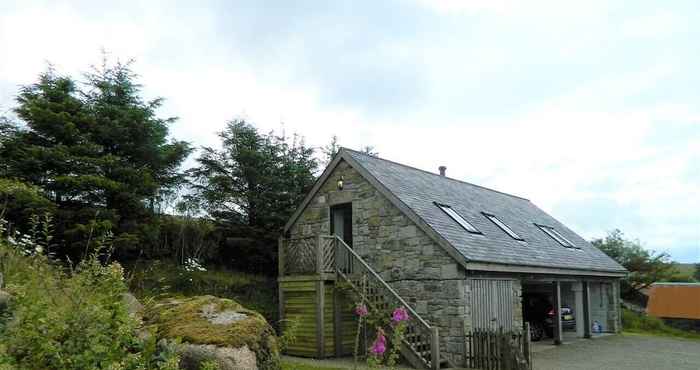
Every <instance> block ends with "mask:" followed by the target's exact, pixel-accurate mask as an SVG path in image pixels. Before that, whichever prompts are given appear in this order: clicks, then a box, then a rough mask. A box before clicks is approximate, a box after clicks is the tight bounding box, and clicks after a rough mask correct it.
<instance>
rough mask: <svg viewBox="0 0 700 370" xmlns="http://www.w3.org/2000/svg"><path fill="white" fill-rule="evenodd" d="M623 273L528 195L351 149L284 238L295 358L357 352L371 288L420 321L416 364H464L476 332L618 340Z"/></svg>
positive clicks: (284, 307)
mask: <svg viewBox="0 0 700 370" xmlns="http://www.w3.org/2000/svg"><path fill="white" fill-rule="evenodd" d="M625 274H626V270H625V269H624V268H623V267H622V266H620V265H619V264H617V263H616V262H615V261H613V260H612V259H610V258H609V257H608V256H606V255H605V254H604V253H603V252H601V251H600V250H598V249H596V248H595V247H593V246H592V245H591V244H590V243H589V242H587V241H586V240H585V239H583V238H582V237H580V236H579V235H577V234H576V233H575V232H574V231H572V230H571V229H569V228H568V227H566V226H565V225H563V224H562V223H560V222H559V221H557V220H556V219H555V218H553V217H552V216H550V215H549V214H547V213H546V212H544V211H543V210H541V209H540V208H538V207H537V206H536V205H535V204H533V203H532V202H530V201H529V200H527V199H525V198H521V197H519V196H515V195H511V194H506V193H503V192H499V191H496V190H492V189H488V188H485V187H482V186H478V185H474V184H471V183H468V182H464V181H460V180H456V179H452V178H450V177H448V176H446V174H445V168H444V167H441V168H440V173H437V174H436V173H432V172H428V171H423V170H419V169H416V168H413V167H410V166H406V165H403V164H399V163H395V162H392V161H388V160H385V159H380V158H377V157H375V156H371V155H367V154H364V153H361V152H357V151H353V150H349V149H346V148H342V149H341V150H340V151H339V153H338V154H337V155H336V156H335V157H334V159H333V160H332V161H331V163H330V164H329V165H328V167H327V168H326V169H325V171H324V172H323V174H322V175H321V177H320V178H319V179H318V181H317V182H316V184H315V186H314V187H313V188H312V190H311V191H310V192H309V194H308V195H307V197H306V198H305V199H304V201H303V203H302V204H301V205H300V206H299V208H298V209H297V211H296V212H295V213H294V214H293V216H292V217H291V219H290V220H289V221H288V222H287V224H286V226H285V236H284V238H282V239H280V245H279V286H280V289H279V292H280V293H279V294H280V297H279V298H280V299H279V302H280V317H282V318H284V319H288V320H292V319H293V320H297V321H298V325H299V333H298V335H297V342H296V343H295V344H293V345H292V346H290V348H289V349H288V353H289V354H292V355H300V356H309V357H318V358H322V357H331V356H344V355H348V354H351V353H352V348H353V343H354V338H355V334H356V332H355V327H356V325H355V321H354V320H355V317H354V315H353V312H352V310H353V307H354V302H356V301H357V293H358V291H359V290H360V289H359V287H360V286H362V284H366V286H367V288H366V289H365V291H367V292H368V299H369V300H370V303H372V304H373V305H374V306H378V307H396V306H404V307H405V308H406V309H407V310H408V311H409V315H410V316H411V320H410V321H409V324H408V331H407V335H406V337H405V340H404V343H403V348H402V352H401V353H402V355H403V357H405V358H406V360H407V361H409V362H410V363H411V364H413V365H414V366H416V367H418V368H429V369H437V368H440V367H442V366H462V365H464V362H465V361H466V360H465V354H466V353H465V352H466V351H467V347H466V345H465V334H466V333H468V332H470V331H471V330H474V329H500V328H502V329H503V330H506V331H521V330H523V326H524V323H525V322H529V324H530V325H529V326H530V328H531V331H532V333H531V335H532V336H533V339H534V340H537V339H538V338H537V337H538V336H540V337H542V338H544V337H546V336H551V338H552V340H553V341H554V343H561V342H562V340H566V338H567V337H569V336H580V337H590V336H591V335H594V334H595V333H594V332H618V331H619V330H620V308H619V307H620V304H619V303H620V302H619V279H620V278H621V277H623V276H624V275H625ZM348 286H349V287H350V289H347V287H348Z"/></svg>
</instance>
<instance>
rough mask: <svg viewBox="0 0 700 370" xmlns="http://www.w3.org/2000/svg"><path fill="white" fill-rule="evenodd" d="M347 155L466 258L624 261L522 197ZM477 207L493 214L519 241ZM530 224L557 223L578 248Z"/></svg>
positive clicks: (568, 264) (611, 264) (599, 265)
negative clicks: (464, 224) (450, 212)
mask: <svg viewBox="0 0 700 370" xmlns="http://www.w3.org/2000/svg"><path fill="white" fill-rule="evenodd" d="M342 150H344V151H346V152H347V154H349V155H350V156H351V157H352V159H354V160H355V161H356V162H357V163H358V164H360V165H361V166H362V167H363V168H364V169H365V170H366V171H367V172H369V173H370V174H371V175H372V176H373V177H374V178H375V179H376V180H377V181H378V182H379V183H381V184H382V185H383V186H385V187H386V188H387V190H388V191H390V192H391V193H393V194H394V195H395V196H396V197H398V198H399V200H400V201H401V202H403V203H404V204H405V205H406V206H408V207H409V208H410V209H411V210H412V211H413V212H415V213H416V215H418V217H420V218H421V219H422V220H423V221H425V222H426V223H427V224H428V225H429V226H430V227H431V228H432V229H433V230H434V231H436V232H437V233H438V234H439V235H440V236H442V237H443V238H444V239H445V240H447V241H448V242H449V243H450V244H451V245H452V246H453V247H454V248H455V249H456V250H457V251H458V252H459V253H460V254H461V255H462V256H464V257H465V258H466V259H467V261H474V262H487V263H497V264H508V265H524V266H537V267H548V268H566V269H580V270H591V271H606V272H617V273H619V272H626V270H625V269H624V267H622V266H621V265H619V264H618V263H617V262H615V261H614V260H613V259H611V258H610V257H608V256H607V255H606V254H604V253H603V252H601V251H600V250H599V249H597V248H596V247H594V246H593V245H591V244H590V243H589V242H588V241H586V240H585V239H583V238H582V237H580V236H579V235H578V234H576V233H575V232H573V231H572V230H570V229H569V228H567V227H566V226H565V225H563V224H562V223H560V222H559V221H557V220H556V219H554V218H553V217H552V216H550V215H549V214H547V213H546V212H544V211H543V210H541V209H540V208H538V207H537V206H536V205H534V204H533V203H532V202H530V201H529V200H527V199H525V198H521V197H517V196H514V195H510V194H506V193H502V192H499V191H495V190H491V189H488V188H484V187H481V186H478V185H474V184H470V183H467V182H463V181H459V180H455V179H451V178H449V177H443V176H440V175H438V174H434V173H431V172H427V171H423V170H419V169H416V168H413V167H409V166H406V165H402V164H399V163H395V162H392V161H388V160H385V159H381V158H377V157H374V156H370V155H367V154H364V153H360V152H356V151H353V150H349V149H345V148H343V149H342ZM434 202H438V203H441V204H446V205H449V206H451V207H452V208H453V209H454V210H456V211H457V212H458V213H459V214H460V215H461V216H462V217H463V218H465V219H466V220H467V221H469V222H470V223H471V224H472V225H474V226H475V227H476V228H477V229H478V230H479V231H481V233H482V234H472V233H469V232H467V231H466V230H465V229H463V228H462V227H461V226H460V225H459V224H457V222H455V221H454V220H452V218H450V217H449V216H448V215H447V214H446V213H445V212H443V211H442V210H441V209H440V208H438V207H437V206H436V205H435V203H434ZM482 212H485V213H489V214H493V215H495V216H496V217H498V218H499V219H500V220H501V221H503V222H504V223H505V224H506V225H508V226H509V227H510V228H511V229H513V230H514V231H515V232H516V233H517V234H518V235H519V236H520V237H521V238H522V239H523V241H518V240H515V239H513V238H511V237H510V236H509V235H508V234H506V233H505V232H504V231H503V230H501V229H500V228H499V227H498V226H496V225H495V224H494V223H493V222H491V221H490V220H489V219H487V218H486V217H485V216H484V215H483V214H482ZM535 224H540V225H546V226H550V227H552V228H554V229H556V230H557V231H558V232H559V233H560V234H561V235H563V236H564V237H565V238H567V239H568V240H569V241H571V242H572V243H573V244H574V245H575V246H576V247H577V248H578V249H575V248H565V247H563V246H562V245H561V244H559V243H558V242H557V241H555V240H554V239H552V238H551V237H550V236H549V235H547V234H545V233H544V232H543V231H542V230H541V229H540V228H539V227H537V226H536V225H535Z"/></svg>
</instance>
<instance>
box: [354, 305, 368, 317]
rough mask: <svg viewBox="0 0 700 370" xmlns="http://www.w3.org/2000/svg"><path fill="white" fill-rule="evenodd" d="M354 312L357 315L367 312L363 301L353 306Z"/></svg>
mask: <svg viewBox="0 0 700 370" xmlns="http://www.w3.org/2000/svg"><path fill="white" fill-rule="evenodd" d="M355 314H356V315H357V316H359V317H365V316H367V315H368V314H369V311H368V310H367V306H365V305H364V304H363V303H361V304H358V305H357V307H355Z"/></svg>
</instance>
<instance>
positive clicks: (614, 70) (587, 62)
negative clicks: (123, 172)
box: [0, 0, 700, 262]
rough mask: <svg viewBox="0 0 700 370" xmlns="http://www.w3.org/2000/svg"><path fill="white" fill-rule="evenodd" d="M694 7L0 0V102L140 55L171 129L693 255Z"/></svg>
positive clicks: (696, 205)
mask: <svg viewBox="0 0 700 370" xmlns="http://www.w3.org/2000/svg"><path fill="white" fill-rule="evenodd" d="M698 19H700V3H698V2H697V1H687V2H682V1H673V2H672V3H671V2H664V1H654V2H647V1H627V2H612V1H576V2H573V1H571V2H569V1H558V0H553V1H505V0H504V1H500V0H473V1H466V0H465V1H454V0H453V1H439V0H434V1H428V0H425V1H396V2H379V1H345V2H332V1H309V2H304V1H250V2H236V1H204V0H199V1H196V2H195V1H160V2H159V1H133V2H129V1H110V2H107V1H104V2H102V1H73V2H67V1H56V0H52V1H46V2H41V1H16V2H13V1H12V0H9V1H8V0H3V1H1V2H0V114H3V113H5V114H6V113H7V112H8V111H9V110H10V109H11V108H12V106H13V104H14V102H13V99H14V96H15V94H16V92H17V87H18V86H19V85H21V84H28V83H32V82H34V81H35V80H36V76H37V74H38V73H40V72H42V71H43V70H45V68H46V61H50V62H52V63H53V64H54V65H55V66H56V68H57V69H58V70H59V71H60V72H62V73H66V74H75V75H78V73H79V72H80V71H84V70H86V69H87V68H88V66H89V65H91V64H94V63H97V62H98V61H99V59H100V49H101V48H105V49H107V50H108V51H109V52H110V53H111V55H112V56H114V57H115V58H120V59H122V60H123V59H128V58H134V59H136V64H135V65H134V69H135V70H136V72H137V73H139V74H140V75H141V82H142V83H143V84H144V85H145V89H144V94H145V95H146V97H155V96H163V97H165V98H166V99H167V100H166V103H165V105H164V107H163V109H162V110H161V113H162V115H163V116H167V115H174V116H178V117H180V120H179V121H178V122H177V123H176V124H175V125H174V126H173V127H172V134H173V136H174V137H176V138H178V139H184V140H189V141H191V142H192V143H193V144H195V145H197V146H200V145H215V144H216V142H217V140H216V136H215V133H216V131H219V130H221V129H222V128H223V126H224V124H225V122H226V121H227V120H229V119H232V118H235V117H241V116H242V117H246V118H247V119H249V120H251V121H252V122H254V123H255V124H256V125H257V126H258V127H260V128H262V129H264V130H269V129H280V127H281V123H284V129H285V130H286V132H287V133H292V132H298V133H300V134H302V135H304V136H305V137H306V140H307V142H308V143H309V144H311V145H315V146H321V145H325V144H326V143H327V142H328V141H329V139H330V137H331V136H332V135H333V134H337V135H338V136H339V137H340V140H341V144H342V145H344V146H348V147H351V148H358V147H360V146H363V145H372V146H374V147H375V148H376V149H377V150H378V152H379V154H380V156H381V157H384V158H387V159H391V160H395V161H399V162H402V163H406V164H409V165H413V166H416V167H419V168H422V169H426V170H431V171H437V167H438V166H439V165H446V166H447V168H448V170H447V172H448V175H449V176H451V177H455V178H458V179H463V180H466V181H470V182H474V183H477V184H480V185H484V186H489V187H493V188H495V189H498V190H502V191H506V192H511V193H514V194H517V195H520V196H523V197H526V198H528V199H530V200H532V201H533V202H534V203H536V204H537V205H539V206H540V207H541V208H544V209H545V210H547V211H548V212H550V213H551V214H552V215H553V216H555V217H557V218H559V219H560V220H562V221H563V222H564V223H566V224H568V225H569V226H570V227H571V228H572V229H574V230H575V231H577V232H579V233H580V234H582V235H583V236H584V237H587V238H593V237H599V236H603V235H605V233H606V231H607V230H611V229H614V228H620V229H621V230H623V231H624V232H625V234H626V235H627V236H628V237H630V238H638V239H640V240H641V241H642V242H643V244H644V245H645V246H646V247H648V248H651V249H656V250H663V251H668V252H669V253H671V255H672V256H673V258H674V259H676V260H679V261H683V262H696V261H697V262H700V104H698V103H699V102H700V72H699V70H700V43H698V40H700V23H699V22H697V20H698Z"/></svg>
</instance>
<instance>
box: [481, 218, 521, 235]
mask: <svg viewBox="0 0 700 370" xmlns="http://www.w3.org/2000/svg"><path fill="white" fill-rule="evenodd" d="M484 216H486V218H488V219H489V220H491V222H493V223H494V224H496V226H498V227H500V228H501V230H503V231H504V232H505V233H506V234H508V235H510V237H511V238H513V239H515V240H523V238H521V237H520V235H518V234H516V233H515V231H513V229H511V228H510V227H508V225H506V224H504V223H503V221H501V220H499V219H498V217H496V216H494V215H492V214H488V213H484Z"/></svg>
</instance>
